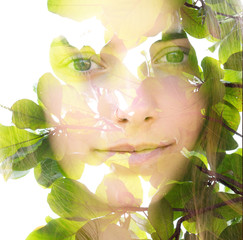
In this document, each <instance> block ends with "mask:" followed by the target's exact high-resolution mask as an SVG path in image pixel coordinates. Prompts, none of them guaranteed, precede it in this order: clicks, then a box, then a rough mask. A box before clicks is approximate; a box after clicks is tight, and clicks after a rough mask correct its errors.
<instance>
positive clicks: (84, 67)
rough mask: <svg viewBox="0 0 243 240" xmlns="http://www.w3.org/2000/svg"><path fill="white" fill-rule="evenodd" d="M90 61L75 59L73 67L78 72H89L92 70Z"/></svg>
mask: <svg viewBox="0 0 243 240" xmlns="http://www.w3.org/2000/svg"><path fill="white" fill-rule="evenodd" d="M91 65H92V64H91V61H90V59H75V60H74V61H73V67H74V69H75V70H77V71H82V72H83V71H88V70H90V68H91Z"/></svg>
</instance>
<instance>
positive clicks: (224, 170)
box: [217, 152, 242, 183]
mask: <svg viewBox="0 0 243 240" xmlns="http://www.w3.org/2000/svg"><path fill="white" fill-rule="evenodd" d="M217 172H218V173H220V174H223V175H225V176H227V177H229V178H232V179H234V180H236V181H238V182H240V183H242V156H241V155H240V154H238V152H235V153H232V154H227V155H226V156H225V158H224V159H223V161H222V162H221V164H220V165H219V167H218V168H217Z"/></svg>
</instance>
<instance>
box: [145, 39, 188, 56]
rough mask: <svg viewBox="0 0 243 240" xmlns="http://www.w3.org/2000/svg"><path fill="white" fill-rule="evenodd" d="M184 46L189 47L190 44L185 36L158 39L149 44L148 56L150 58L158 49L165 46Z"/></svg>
mask: <svg viewBox="0 0 243 240" xmlns="http://www.w3.org/2000/svg"><path fill="white" fill-rule="evenodd" d="M173 46H175V47H184V48H188V49H189V48H191V45H190V43H189V41H188V39H187V38H185V37H184V38H173V39H171V38H167V39H166V40H163V39H161V40H158V41H156V42H154V43H153V44H152V45H151V46H150V49H149V52H150V56H151V58H153V57H154V56H155V55H157V53H158V52H159V51H161V50H162V49H164V48H167V47H173Z"/></svg>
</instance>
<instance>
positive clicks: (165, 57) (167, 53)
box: [153, 47, 189, 64]
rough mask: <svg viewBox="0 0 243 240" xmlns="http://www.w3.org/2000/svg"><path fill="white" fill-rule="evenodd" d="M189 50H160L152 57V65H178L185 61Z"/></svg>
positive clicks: (180, 48) (172, 48)
mask: <svg viewBox="0 0 243 240" xmlns="http://www.w3.org/2000/svg"><path fill="white" fill-rule="evenodd" d="M188 53H189V49H187V48H184V47H169V48H165V49H163V50H161V51H160V52H159V53H158V54H157V55H156V56H155V57H154V60H153V62H154V64H166V63H167V64H168V63H171V64H179V63H183V62H185V61H186V60H187V57H188Z"/></svg>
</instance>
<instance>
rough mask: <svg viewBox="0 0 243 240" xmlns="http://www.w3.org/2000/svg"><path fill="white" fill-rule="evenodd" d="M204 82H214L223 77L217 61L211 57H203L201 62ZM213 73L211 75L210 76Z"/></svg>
mask: <svg viewBox="0 0 243 240" xmlns="http://www.w3.org/2000/svg"><path fill="white" fill-rule="evenodd" d="M201 65H202V68H203V75H204V79H205V81H207V80H208V79H213V80H214V82H215V81H217V80H220V79H223V77H224V71H223V69H221V67H220V63H219V61H217V60H216V59H214V58H211V57H205V58H204V59H203V60H202V62H201ZM212 73H213V74H212Z"/></svg>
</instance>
